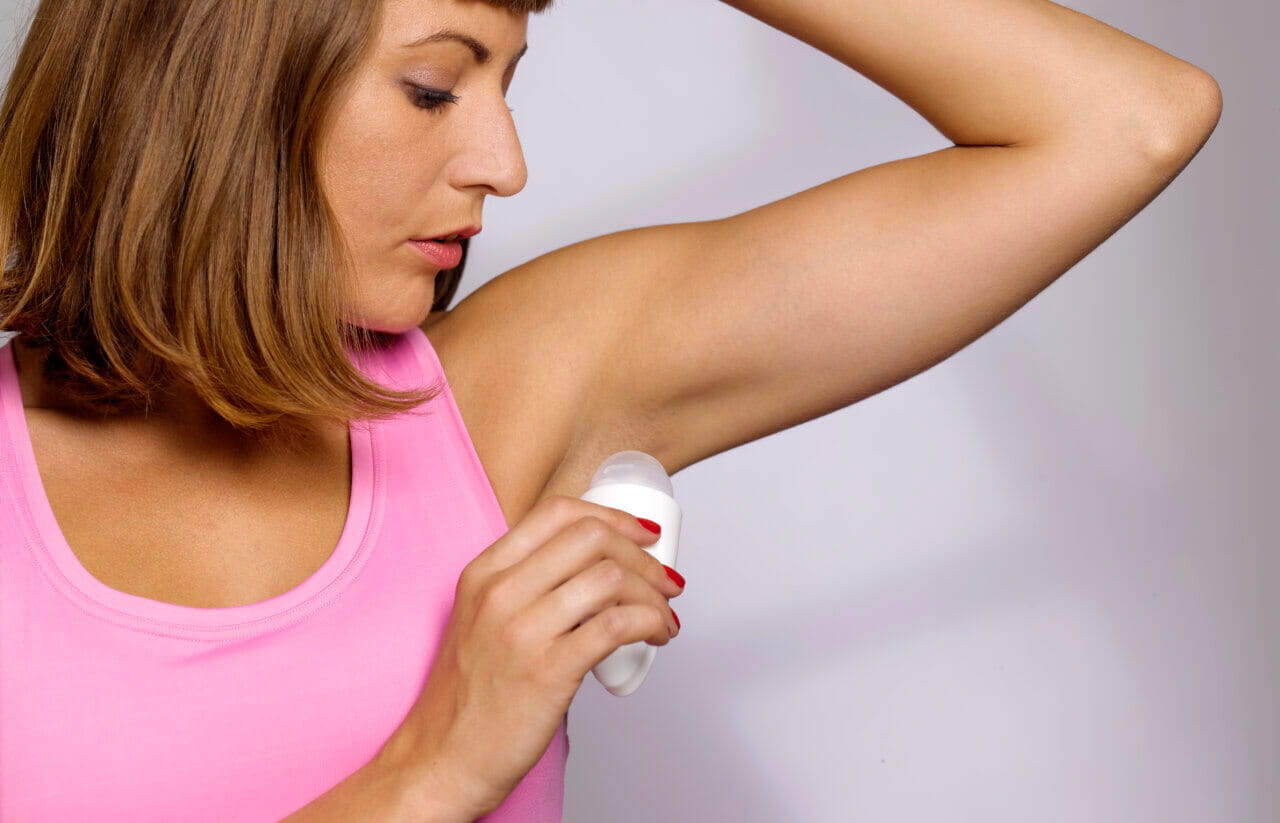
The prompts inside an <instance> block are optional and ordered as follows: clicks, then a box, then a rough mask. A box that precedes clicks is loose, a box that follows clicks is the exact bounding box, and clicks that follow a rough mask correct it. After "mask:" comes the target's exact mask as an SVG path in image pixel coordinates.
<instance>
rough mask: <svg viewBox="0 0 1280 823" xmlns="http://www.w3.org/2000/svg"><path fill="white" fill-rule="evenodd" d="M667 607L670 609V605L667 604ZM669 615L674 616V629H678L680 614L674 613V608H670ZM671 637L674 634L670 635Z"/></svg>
mask: <svg viewBox="0 0 1280 823" xmlns="http://www.w3.org/2000/svg"><path fill="white" fill-rule="evenodd" d="M667 608H668V609H671V607H670V606H667ZM671 616H672V617H673V618H675V621H676V631H680V615H678V614H676V610H675V609H671ZM672 637H675V635H672Z"/></svg>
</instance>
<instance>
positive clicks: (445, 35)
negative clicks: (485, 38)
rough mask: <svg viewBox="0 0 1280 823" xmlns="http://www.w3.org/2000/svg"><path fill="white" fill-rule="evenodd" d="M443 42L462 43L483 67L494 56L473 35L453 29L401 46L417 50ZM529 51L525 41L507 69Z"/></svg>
mask: <svg viewBox="0 0 1280 823" xmlns="http://www.w3.org/2000/svg"><path fill="white" fill-rule="evenodd" d="M442 40H456V41H458V42H459V43H462V44H463V45H464V46H466V47H467V48H469V49H471V53H472V54H473V55H475V58H476V62H477V63H479V64H480V65H482V66H483V65H484V64H485V63H488V62H489V58H490V57H491V56H492V54H493V53H492V52H491V51H489V47H488V46H486V45H485V44H484V43H481V42H480V41H479V40H477V39H475V38H474V37H472V36H471V35H469V34H464V33H463V32H460V31H453V30H452V29H445V30H444V31H438V32H436V33H435V34H428V35H427V36H425V37H419V38H418V39H417V40H414V41H413V42H410V43H405V44H404V45H403V46H401V48H405V49H411V48H416V47H417V46H422V45H425V44H427V43H438V42H440V41H442ZM528 50H529V43H528V41H525V44H524V45H523V46H521V47H520V51H518V52H516V56H515V57H512V58H511V62H510V63H508V64H507V68H511V66H513V65H515V62H516V61H517V60H519V59H520V58H521V57H524V53H525V52H527V51H528Z"/></svg>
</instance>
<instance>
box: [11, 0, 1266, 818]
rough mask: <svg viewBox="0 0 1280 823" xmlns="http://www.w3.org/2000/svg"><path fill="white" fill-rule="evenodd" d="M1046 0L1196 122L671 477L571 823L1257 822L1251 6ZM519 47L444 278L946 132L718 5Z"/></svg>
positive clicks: (1256, 285)
mask: <svg viewBox="0 0 1280 823" xmlns="http://www.w3.org/2000/svg"><path fill="white" fill-rule="evenodd" d="M1069 5H1070V7H1071V8H1074V9H1076V10H1078V11H1081V12H1084V13H1085V14H1089V15H1091V16H1093V17H1096V18H1098V19H1100V20H1102V21H1103V22H1106V23H1108V24H1109V25H1112V26H1115V27H1116V28H1120V29H1122V30H1124V31H1126V32H1129V33H1130V34H1132V35H1134V36H1135V37H1138V38H1140V39H1142V40H1146V41H1148V42H1150V43H1152V44H1154V45H1156V46H1158V47H1160V48H1162V49H1164V50H1165V51H1168V52H1170V53H1171V54H1174V55H1176V56H1178V57H1180V58H1182V59H1185V60H1188V61H1190V62H1192V63H1194V64H1196V65H1198V66H1200V67H1201V68H1203V69H1205V70H1206V71H1208V72H1210V73H1211V74H1212V75H1213V76H1214V77H1215V78H1216V79H1217V80H1218V83H1219V84H1220V86H1221V87H1222V92H1223V98H1224V110H1223V115H1222V119H1221V122H1220V124H1219V125H1218V128H1217V131H1216V132H1215V133H1214V135H1213V137H1212V138H1211V139H1210V141H1209V142H1208V144H1207V145H1206V146H1205V148H1204V149H1203V150H1202V151H1201V152H1200V154H1199V155H1198V156H1197V157H1196V159H1195V160H1193V161H1192V163H1191V165H1190V166H1189V167H1188V168H1187V169H1186V170H1185V171H1184V172H1183V173H1182V175H1181V176H1180V177H1179V178H1178V179H1177V180H1175V181H1174V183H1173V184H1172V185H1171V186H1170V187H1169V188H1168V189H1166V190H1165V192H1164V193H1163V194H1161V195H1160V196H1159V197H1158V198H1157V199H1156V200H1155V202H1153V203H1152V204H1151V205H1150V206H1148V207H1147V208H1146V209H1145V210H1144V211H1143V212H1142V213H1140V214H1139V215H1138V216H1137V217H1135V218H1134V219H1133V220H1132V221H1131V222H1130V223H1129V224H1128V225H1126V226H1125V227H1124V228H1123V229H1121V230H1120V231H1119V232H1118V233H1117V234H1116V235H1114V236H1113V237H1111V238H1110V239H1109V240H1108V241H1107V242H1105V243H1104V244H1103V245H1102V246H1100V247H1099V248H1098V249H1097V250H1096V251H1094V252H1093V253H1092V254H1091V255H1089V256H1088V257H1087V258H1085V259H1084V260H1083V261H1081V262H1080V263H1079V264H1078V265H1076V266H1075V268H1073V269H1072V270H1071V271H1070V272H1068V273H1067V274H1066V275H1064V276H1063V277H1062V278H1061V279H1060V280H1059V281H1057V282H1056V283H1055V284H1054V285H1052V286H1050V287H1049V288H1048V289H1047V290H1045V291H1044V292H1043V293H1041V294H1040V295H1039V296H1037V297H1036V298H1035V299H1033V300H1032V301H1031V302H1030V303H1029V304H1027V305H1026V306H1025V307H1024V308H1022V309H1021V310H1019V311H1018V312H1017V313H1015V314H1014V315H1013V316H1012V317H1010V318H1009V319H1008V320H1006V321H1005V322H1004V323H1002V324H1001V325H999V326H998V327H996V328H995V329H994V330H992V331H991V332H989V333H988V334H986V335H985V336H983V337H982V338H980V339H979V340H977V341H976V342H974V343H973V344H971V345H970V346H968V347H966V348H965V349H963V350H962V351H960V352H959V353H957V354H955V355H954V356H952V357H951V358H949V359H948V360H946V361H944V362H942V363H940V364H939V365H937V366H935V367H933V368H931V369H929V370H928V371H926V372H923V373H922V374H920V375H917V376H916V377H914V378H912V379H910V380H907V381H905V382H903V383H901V384H899V385H897V386H895V387H893V388H891V389H889V390H887V391H884V392H881V393H880V394H878V395H876V396H873V397H871V398H868V399H867V400H864V401H862V402H860V403H858V404H856V405H854V406H852V407H849V408H846V409H844V410H841V411H839V412H836V413H833V414H830V415H827V416H825V417H822V418H819V419H816V420H813V421H810V422H808V423H805V424H803V425H801V426H798V427H795V428H793V429H789V430H787V431H785V432H782V433H779V434H776V435H773V436H771V437H767V438H763V439H761V440H757V441H755V442H752V443H749V444H747V445H745V446H742V447H740V448H737V449H734V450H732V451H730V452H727V453H725V454H722V455H719V456H717V457H715V458H713V459H711V460H708V461H704V462H703V463H699V464H697V465H695V466H693V467H690V468H688V469H686V470H685V471H682V472H680V473H678V474H677V475H676V476H675V477H674V478H673V482H674V484H675V487H676V494H677V498H678V499H679V501H680V502H681V504H682V506H683V508H684V513H685V519H684V526H683V529H682V533H681V550H680V557H679V561H678V563H677V567H678V568H679V569H680V570H681V571H682V572H683V573H684V574H685V576H686V577H687V578H688V589H687V593H686V594H685V595H684V596H683V597H681V598H679V599H678V601H677V603H676V605H677V610H678V611H679V612H680V617H681V620H682V622H683V626H684V628H683V632H682V634H681V636H680V637H679V638H678V639H676V640H675V641H674V642H672V643H671V644H670V645H668V646H666V647H664V648H662V649H661V650H660V651H659V653H658V657H657V660H656V661H655V663H654V667H653V669H652V670H651V672H650V674H649V678H648V680H647V681H646V682H645V684H644V686H643V687H642V688H641V689H640V690H639V691H638V692H636V693H635V694H634V695H632V696H630V697H628V698H625V699H621V700H620V699H618V698H614V697H612V696H610V695H609V694H608V693H607V692H605V691H604V690H603V688H602V687H600V685H599V684H598V683H596V681H595V679H594V678H593V677H591V676H590V675H588V677H587V679H586V680H585V681H584V685H583V687H582V689H581V691H580V692H579V695H578V698H577V700H576V702H575V703H574V706H573V709H572V710H571V711H570V714H569V735H570V738H571V740H572V754H571V755H570V759H569V775H568V782H567V786H566V806H565V808H566V812H565V819H566V820H567V821H571V822H572V823H587V821H604V820H608V821H614V822H615V823H630V821H653V820H660V819H661V820H677V821H684V820H688V821H694V820H734V821H799V820H804V821H810V820H813V821H818V820H850V821H853V820H857V821H893V823H903V821H936V820H946V821H970V820H972V821H983V823H994V822H995V821H1008V823H1015V822H1016V823H1024V821H1028V820H1035V821H1037V823H1056V821H1063V823H1067V821H1070V822H1071V823H1077V822H1078V821H1092V822H1093V823H1103V822H1104V821H1105V822H1106V823H1112V822H1114V823H1122V822H1123V823H1132V822H1133V821H1160V823H1179V822H1180V821H1248V822H1249V823H1274V821H1275V820H1277V819H1280V781H1277V779H1276V776H1277V773H1280V708H1278V706H1277V695H1280V648H1278V641H1280V637H1278V634H1280V632H1278V631H1277V625H1278V624H1280V605H1277V601H1276V598H1275V596H1274V594H1273V592H1274V589H1275V587H1276V584H1277V581H1278V580H1280V560H1278V559H1277V553H1276V547H1277V544H1278V543H1280V540H1277V538H1276V537H1275V534H1276V531H1277V523H1276V514H1275V503H1274V498H1275V496H1276V492H1277V491H1280V483H1278V482H1277V479H1276V469H1275V468H1274V467H1275V465H1276V464H1277V460H1278V459H1280V438H1277V435H1276V433H1275V424H1276V420H1277V411H1278V410H1280V391H1278V388H1280V382H1278V381H1277V378H1276V375H1277V373H1278V368H1277V367H1278V366H1280V362H1277V361H1278V358H1277V346H1276V342H1275V334H1274V333H1273V331H1272V329H1273V327H1274V325H1275V320H1274V318H1275V317H1276V315H1277V310H1280V286H1278V285H1277V273H1278V269H1280V266H1278V265H1277V264H1278V263H1280V254H1277V245H1276V237H1277V230H1278V229H1280V225H1278V220H1277V218H1280V208H1277V206H1278V203H1277V196H1276V187H1277V184H1278V183H1280V175H1278V174H1277V171H1278V169H1280V163H1278V162H1277V159H1276V153H1277V151H1278V148H1277V137H1280V129H1278V128H1277V126H1278V125H1280V104H1278V103H1277V97H1276V84H1277V79H1280V66H1278V65H1277V62H1276V60H1275V58H1274V57H1272V56H1270V55H1269V54H1268V49H1267V46H1269V45H1270V43H1269V42H1268V41H1269V40H1270V39H1272V38H1273V37H1274V33H1275V32H1276V31H1277V30H1278V24H1280V15H1278V13H1277V12H1276V11H1275V8H1274V6H1273V5H1271V4H1267V3H1261V2H1251V0H1218V2H1215V3H1208V2H1197V3H1192V2H1185V0H1109V2H1102V0H1089V2H1073V3H1071V4H1069ZM26 9H27V4H22V3H12V2H0V17H3V25H4V26H5V28H2V29H0V36H4V37H5V38H6V39H7V38H9V37H10V36H11V34H12V33H13V31H14V26H15V25H16V24H17V23H18V22H20V21H23V20H25V14H26ZM529 40H530V52H529V55H528V56H527V57H526V58H525V59H524V60H523V61H522V63H521V68H520V71H519V73H518V76H517V79H516V81H515V83H514V84H513V86H512V88H511V91H510V93H509V95H508V100H509V102H510V104H511V105H512V107H513V108H515V110H516V112H515V119H516V123H517V125H518V126H519V128H520V132H521V138H522V140H523V143H524V147H525V155H526V160H527V162H528V166H529V183H528V186H527V187H526V189H525V190H524V191H523V192H522V193H521V194H520V195H518V196H517V197H514V198H511V199H508V200H503V199H500V198H489V199H488V201H487V202H486V208H485V231H484V235H483V236H482V237H481V238H479V239H477V240H476V241H474V242H473V245H472V247H471V255H470V259H469V260H468V268H467V274H466V276H465V278H464V280H463V283H462V286H461V287H460V289H459V293H458V296H457V297H456V298H455V304H456V303H457V302H458V301H459V300H461V299H463V298H464V297H465V296H466V295H467V294H469V293H470V292H471V291H473V290H474V289H475V288H476V287H477V286H479V285H480V284H481V283H483V282H484V281H486V280H488V279H489V278H491V277H494V276H495V275H497V274H498V273H500V272H503V271H506V270H508V269H510V268H512V267H514V266H516V265H518V264H520V263H522V262H524V261H526V260H528V259H530V258H532V257H534V256H536V255H538V254H541V253H543V252H546V251H550V250H551V249H554V248H557V247H560V246H563V245H566V244H568V243H572V242H575V241H577V240H580V239H583V238H586V237H592V236H595V235H599V234H604V233H607V232H610V231H615V230H618V229H623V228H632V227H636V226H643V225H652V224H657V223H668V222H677V221H686V220H699V219H707V218H714V217H722V216H725V215H728V214H734V213H738V212H742V211H745V210H747V209H749V208H753V207H755V206H757V205H760V204H762V203H765V202H769V201H772V200H776V199H778V198H781V197H785V196H787V195H789V194H793V193H795V192H798V191H800V190H802V189H805V188H808V187H809V186H812V185H815V184H817V183H820V182H823V181H825V180H829V179H832V178H834V177H837V176H840V175H842V174H845V173H847V172H849V171H852V170H854V169H858V168H864V167H867V166H871V165H875V164H878V163H883V162H887V161H889V160H894V159H897V158H900V157H907V156H914V155H918V154H922V153H925V152H929V151H933V150H935V149H939V148H943V147H945V146H947V145H950V144H949V142H948V141H947V140H946V139H945V138H943V137H942V136H941V135H940V134H939V133H938V132H937V131H936V130H935V129H934V128H933V127H932V126H931V125H930V124H929V123H928V122H927V121H925V120H924V119H923V118H921V117H920V116H919V115H917V114H916V113H915V112H914V111H913V110H911V109H910V108H909V107H908V106H906V104H904V103H902V102H901V101H899V100H898V99H896V98H894V97H893V96H892V95H890V94H888V93H887V92H885V91H884V90H883V89H881V88H880V87H878V86H876V85H874V84H873V83H871V82H870V81H869V80H867V79H865V78H864V77H862V76H861V75H859V74H857V73H856V72H853V71H851V70H849V69H848V68H846V67H845V66H843V65H841V64H840V63H838V62H836V61H835V60H833V59H831V58H829V57H827V56H826V55H824V54H822V53H821V52H819V51H817V50H815V49H813V48H811V47H809V46H807V45H805V44H804V43H802V42H800V41H798V40H796V39H794V38H791V37H789V36H787V35H784V34H782V33H780V32H778V31H776V30H774V29H771V28H769V27H768V26H766V25H764V24H763V23H760V22H759V21H756V20H754V19H752V18H750V17H748V16H746V15H744V14H742V13H741V12H738V11H737V10H735V9H733V8H731V7H729V6H727V5H723V4H721V3H719V2H714V1H713V0H703V2H690V1H689V0H644V1H643V2H640V0H609V2H602V0H590V2H587V0H558V6H557V7H556V8H555V9H553V10H552V11H551V12H549V13H547V14H545V15H543V16H540V17H539V16H534V17H532V18H531V19H530V24H529ZM8 51H9V52H11V51H12V49H9V50H8ZM11 60H12V57H11V56H10V55H9V54H8V53H6V63H5V75H6V76H7V73H8V66H10V65H11ZM86 68H88V67H86ZM1268 535H1271V536H1268Z"/></svg>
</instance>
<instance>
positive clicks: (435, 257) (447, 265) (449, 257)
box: [409, 240, 462, 269]
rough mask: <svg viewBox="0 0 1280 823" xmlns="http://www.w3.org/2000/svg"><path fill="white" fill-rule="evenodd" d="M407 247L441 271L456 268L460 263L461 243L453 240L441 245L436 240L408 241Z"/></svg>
mask: <svg viewBox="0 0 1280 823" xmlns="http://www.w3.org/2000/svg"><path fill="white" fill-rule="evenodd" d="M409 245H411V246H413V247H414V248H415V249H417V250H418V251H420V252H422V254H423V256H424V257H426V258H427V259H428V260H430V261H431V262H432V263H434V264H435V265H437V266H439V267H440V268H442V269H452V268H456V267H457V265H458V264H459V263H461V262H462V243H460V242H459V241H457V240H454V241H452V242H449V243H441V242H440V241H438V240H410V241H409Z"/></svg>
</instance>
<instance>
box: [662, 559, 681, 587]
mask: <svg viewBox="0 0 1280 823" xmlns="http://www.w3.org/2000/svg"><path fill="white" fill-rule="evenodd" d="M662 568H664V569H666V570H667V577H670V578H671V579H672V580H674V581H676V585H677V586H679V587H680V588H682V589H683V588H684V578H683V577H681V576H680V572H678V571H676V570H675V569H673V568H671V567H670V566H668V565H667V564H666V563H663V564H662Z"/></svg>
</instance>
